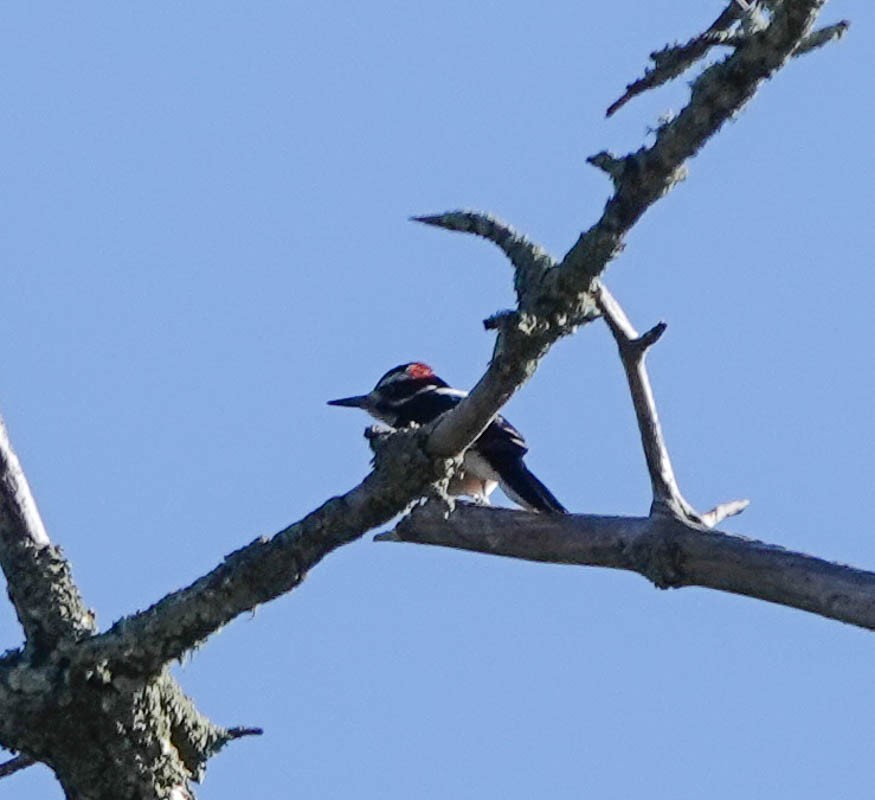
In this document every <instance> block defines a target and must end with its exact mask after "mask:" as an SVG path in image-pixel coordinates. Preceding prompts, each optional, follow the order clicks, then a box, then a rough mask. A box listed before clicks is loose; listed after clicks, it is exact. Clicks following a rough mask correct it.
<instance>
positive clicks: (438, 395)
mask: <svg viewBox="0 0 875 800" xmlns="http://www.w3.org/2000/svg"><path fill="white" fill-rule="evenodd" d="M467 394H468V393H467V392H463V391H460V390H459V389H453V388H451V387H450V385H449V384H448V383H447V382H446V381H444V380H442V379H441V378H439V377H438V376H437V375H435V374H434V371H433V370H432V368H431V367H430V366H428V364H423V363H422V362H421V361H414V362H412V363H410V364H401V365H399V366H397V367H394V368H392V369H390V370H389V371H388V372H387V373H386V374H385V375H383V377H382V378H380V380H379V381H377V385H376V386H375V387H374V388H373V389H372V390H371V391H370V392H369V393H368V394H363V395H357V396H355V397H342V398H340V399H339V400H330V401H329V402H328V405H330V406H346V407H348V408H361V409H363V410H365V411H367V412H368V413H369V414H370V415H371V416H372V417H375V418H376V419H378V420H380V421H381V422H385V423H386V424H388V425H391V426H392V427H393V428H404V427H407V426H410V425H411V424H413V423H416V424H419V425H424V424H426V423H428V422H431V421H432V420H433V419H436V418H437V417H439V416H440V415H441V414H443V413H444V412H445V411H449V410H450V409H451V408H454V407H455V406H456V405H457V404H458V403H459V401H460V400H461V399H462V398H463V397H465V396H466V395H467ZM528 450H529V448H528V447H527V446H526V442H525V440H524V439H523V437H522V435H521V434H520V432H519V431H518V430H517V429H516V428H514V427H513V425H511V424H510V423H509V422H508V421H507V420H506V419H505V418H504V417H501V416H498V417H496V418H495V419H494V420H493V421H492V422H491V423H489V427H488V428H486V430H485V431H483V433H481V434H480V436H479V437H478V438H477V439H476V441H475V442H474V443H473V444H472V445H471V447H470V448H468V450H467V451H466V453H465V456H464V460H463V462H462V474H461V475H458V476H456V477H455V478H454V479H453V481H452V482H451V483H450V487H449V491H450V494H457V495H458V494H461V495H469V496H471V497H473V498H474V499H475V501H477V502H479V503H483V504H487V505H488V504H489V495H490V494H491V493H492V492H493V491H494V490H495V487H496V486H497V485H500V486H501V489H502V491H503V492H504V493H505V494H506V495H507V496H508V497H509V498H510V499H511V500H513V501H514V502H515V503H517V504H518V505H520V506H522V507H523V508H525V509H528V510H529V511H541V512H552V513H556V514H565V513H567V511H566V510H565V508H564V507H563V505H562V504H561V503H560V502H559V501H558V500H557V499H556V498H555V497H554V496H553V493H552V492H551V491H550V490H549V489H548V488H547V487H546V486H544V484H543V483H541V481H539V480H538V479H537V478H536V477H535V476H534V475H533V474H532V472H531V471H530V470H529V468H528V467H527V466H526V465H525V464H524V463H523V456H524V455H525V454H526V453H527V452H528Z"/></svg>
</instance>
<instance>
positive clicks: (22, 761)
mask: <svg viewBox="0 0 875 800" xmlns="http://www.w3.org/2000/svg"><path fill="white" fill-rule="evenodd" d="M34 764H36V759H34V758H31V757H30V756H25V755H17V756H15V758H10V759H9V761H4V762H3V763H2V764H0V778H7V777H9V776H10V775H14V774H15V773H16V772H18V771H19V770H22V769H27V767H32V766H33V765H34Z"/></svg>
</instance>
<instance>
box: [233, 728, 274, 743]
mask: <svg viewBox="0 0 875 800" xmlns="http://www.w3.org/2000/svg"><path fill="white" fill-rule="evenodd" d="M263 733H264V729H262V728H242V727H237V728H228V729H227V730H226V731H225V738H226V739H227V740H228V741H229V742H231V741H234V739H242V738H243V737H244V736H261V735H262V734H263Z"/></svg>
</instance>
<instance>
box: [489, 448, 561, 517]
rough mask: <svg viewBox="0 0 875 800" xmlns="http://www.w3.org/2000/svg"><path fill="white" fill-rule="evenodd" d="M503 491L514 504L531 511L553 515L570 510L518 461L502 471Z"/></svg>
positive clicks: (501, 483)
mask: <svg viewBox="0 0 875 800" xmlns="http://www.w3.org/2000/svg"><path fill="white" fill-rule="evenodd" d="M500 485H501V490H502V491H503V492H504V493H505V494H506V495H507V496H508V497H509V498H510V499H511V500H513V501H514V503H517V504H519V505H521V506H522V507H523V508H527V509H528V510H529V511H541V512H547V513H553V514H567V513H568V510H567V509H566V508H565V506H563V505H562V503H560V502H559V501H558V500H557V499H556V498H555V497H554V496H553V493H552V492H551V491H550V490H549V489H548V488H547V487H546V486H544V484H543V483H541V481H539V480H538V478H537V477H536V476H535V474H534V473H533V472H532V471H531V470H530V469H529V468H528V467H527V466H526V465H525V464H524V463H523V461H522V459H517V460H516V461H515V462H514V463H513V464H512V465H505V466H504V467H503V469H502V470H501V482H500Z"/></svg>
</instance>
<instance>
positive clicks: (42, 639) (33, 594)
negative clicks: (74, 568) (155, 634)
mask: <svg viewBox="0 0 875 800" xmlns="http://www.w3.org/2000/svg"><path fill="white" fill-rule="evenodd" d="M0 566H2V568H3V572H4V574H5V575H6V582H7V584H8V586H9V597H10V599H11V600H12V604H13V605H14V606H15V612H16V614H17V615H18V619H19V621H20V622H21V626H22V627H23V628H24V633H25V636H26V638H27V642H28V645H29V646H30V647H31V648H37V649H43V650H45V649H48V648H50V647H51V646H52V645H53V644H54V643H55V642H57V641H59V640H61V639H65V638H68V639H76V638H79V637H81V636H83V635H86V634H88V633H91V632H92V631H93V630H94V620H93V619H92V617H91V614H90V613H89V612H88V610H87V609H86V608H85V605H84V603H83V602H82V598H81V597H80V595H79V591H78V589H77V588H76V585H75V584H74V583H73V580H72V578H71V576H70V568H69V565H68V564H67V562H66V561H65V560H64V558H63V557H62V556H61V554H60V552H59V551H58V550H57V548H54V547H52V546H51V544H50V542H49V537H48V535H47V534H46V529H45V527H44V526H43V521H42V518H41V517H40V514H39V511H38V510H37V506H36V502H35V501H34V499H33V495H32V494H31V491H30V486H29V485H28V483H27V478H26V477H25V475H24V471H23V470H22V468H21V464H20V462H19V461H18V456H17V455H16V454H15V451H14V450H13V449H12V443H11V442H10V441H9V434H8V433H7V431H6V425H5V424H4V423H3V420H2V419H0Z"/></svg>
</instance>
